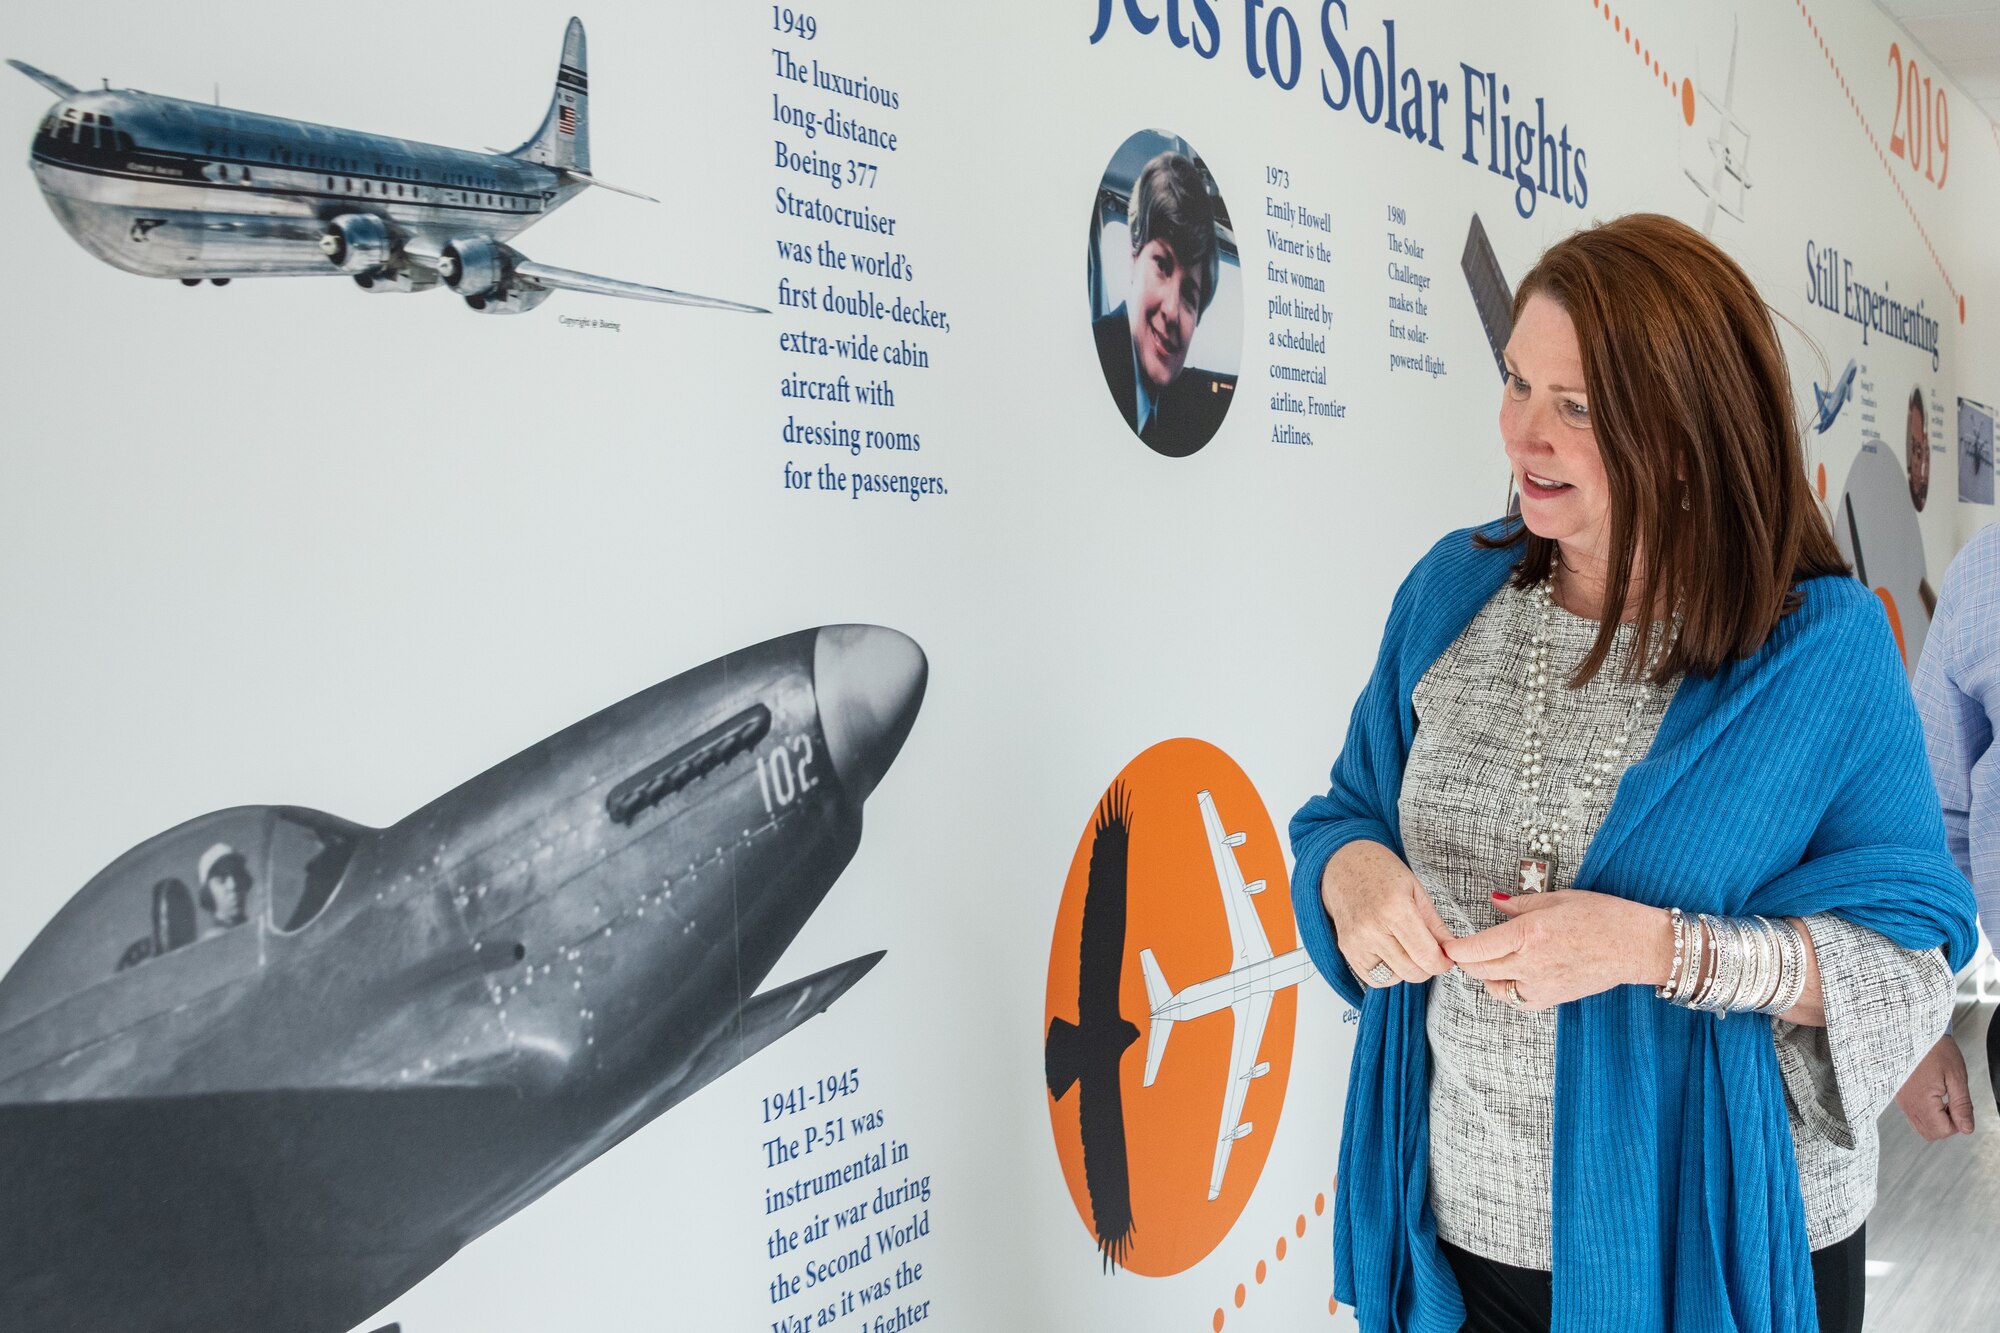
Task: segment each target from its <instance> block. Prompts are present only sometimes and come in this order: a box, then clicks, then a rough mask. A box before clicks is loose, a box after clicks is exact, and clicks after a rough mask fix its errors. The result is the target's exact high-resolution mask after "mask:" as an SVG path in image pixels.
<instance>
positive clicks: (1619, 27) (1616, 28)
mask: <svg viewBox="0 0 2000 1333" xmlns="http://www.w3.org/2000/svg"><path fill="white" fill-rule="evenodd" d="M1611 31H1613V32H1623V31H1625V20H1624V19H1613V20H1611Z"/></svg>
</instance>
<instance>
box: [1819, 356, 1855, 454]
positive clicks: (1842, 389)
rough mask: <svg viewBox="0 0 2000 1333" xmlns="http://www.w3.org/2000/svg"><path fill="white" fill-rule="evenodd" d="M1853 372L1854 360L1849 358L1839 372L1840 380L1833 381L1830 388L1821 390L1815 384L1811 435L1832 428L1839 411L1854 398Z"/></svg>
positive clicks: (1821, 433) (1822, 433)
mask: <svg viewBox="0 0 2000 1333" xmlns="http://www.w3.org/2000/svg"><path fill="white" fill-rule="evenodd" d="M1854 371H1855V364H1854V358H1853V357H1849V358H1848V359H1847V369H1846V370H1843V371H1841V372H1840V378H1839V379H1837V380H1835V381H1834V383H1833V387H1832V388H1830V389H1822V388H1820V387H1819V385H1817V384H1815V385H1813V401H1814V402H1815V403H1816V404H1817V405H1818V406H1817V409H1816V410H1815V411H1814V413H1813V434H1815V435H1824V434H1826V432H1827V431H1828V430H1829V429H1831V428H1832V426H1833V421H1834V418H1835V417H1838V416H1839V415H1840V409H1841V408H1842V407H1844V406H1846V404H1847V400H1848V399H1849V398H1852V397H1853V396H1854Z"/></svg>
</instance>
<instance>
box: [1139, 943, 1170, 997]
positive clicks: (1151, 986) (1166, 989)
mask: <svg viewBox="0 0 2000 1333" xmlns="http://www.w3.org/2000/svg"><path fill="white" fill-rule="evenodd" d="M1139 968H1140V970H1141V971H1143V972H1144V973H1145V974H1146V1007H1147V1008H1149V1009H1152V1010H1155V1011H1157V1010H1158V1009H1159V1008H1160V1006H1161V1005H1163V1004H1165V1003H1166V1002H1167V1001H1169V1000H1171V999H1173V998H1174V988H1173V987H1171V986H1169V985H1168V984H1167V974H1166V973H1164V972H1162V971H1160V960H1159V959H1157V958H1155V957H1153V951H1152V950H1151V949H1141V950H1139Z"/></svg>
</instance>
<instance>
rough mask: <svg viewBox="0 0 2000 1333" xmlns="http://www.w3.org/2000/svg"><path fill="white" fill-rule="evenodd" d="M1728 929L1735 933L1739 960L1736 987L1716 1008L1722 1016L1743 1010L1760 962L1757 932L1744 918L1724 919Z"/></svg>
mask: <svg viewBox="0 0 2000 1333" xmlns="http://www.w3.org/2000/svg"><path fill="white" fill-rule="evenodd" d="M1724 920H1726V921H1728V923H1729V929H1730V930H1731V931H1733V932H1735V935H1736V949H1737V953H1738V956H1739V957H1740V959H1741V962H1740V964H1739V965H1738V967H1737V970H1736V986H1735V989H1733V990H1731V991H1730V992H1729V994H1728V995H1727V996H1726V997H1725V998H1724V999H1723V1000H1722V1001H1721V1003H1720V1005H1719V1006H1718V1007H1719V1008H1720V1010H1721V1011H1722V1013H1723V1014H1724V1015H1728V1014H1733V1013H1737V1012H1739V1011H1741V1010H1742V1008H1743V1001H1744V999H1745V997H1747V996H1748V995H1749V993H1750V987H1751V985H1752V984H1753V983H1754V982H1755V980H1756V977H1757V969H1758V964H1759V962H1760V961H1761V960H1760V957H1759V955H1758V952H1757V930H1756V927H1754V926H1752V925H1751V924H1750V921H1749V919H1748V918H1746V917H1740V916H1732V917H1725V918H1724Z"/></svg>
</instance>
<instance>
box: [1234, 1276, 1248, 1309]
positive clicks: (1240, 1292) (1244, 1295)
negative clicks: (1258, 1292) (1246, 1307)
mask: <svg viewBox="0 0 2000 1333" xmlns="http://www.w3.org/2000/svg"><path fill="white" fill-rule="evenodd" d="M1249 1295H1250V1293H1249V1292H1248V1291H1245V1290H1244V1289H1243V1284H1242V1283H1241V1282H1239V1283H1237V1284H1236V1308H1237V1309H1239V1310H1241V1309H1242V1308H1243V1302H1244V1301H1245V1300H1246V1299H1248V1298H1249Z"/></svg>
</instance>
